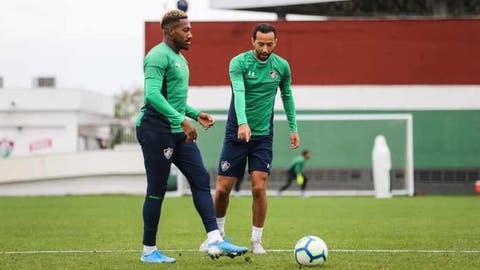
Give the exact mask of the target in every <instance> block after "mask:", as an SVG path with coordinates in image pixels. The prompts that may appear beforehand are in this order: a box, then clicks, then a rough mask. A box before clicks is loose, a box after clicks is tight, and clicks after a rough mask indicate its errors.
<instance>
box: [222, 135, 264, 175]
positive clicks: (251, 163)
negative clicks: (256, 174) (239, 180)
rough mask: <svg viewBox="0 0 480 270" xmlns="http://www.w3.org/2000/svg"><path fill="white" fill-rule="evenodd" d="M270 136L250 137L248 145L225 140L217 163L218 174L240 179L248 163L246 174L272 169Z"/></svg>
mask: <svg viewBox="0 0 480 270" xmlns="http://www.w3.org/2000/svg"><path fill="white" fill-rule="evenodd" d="M272 144H273V142H272V136H270V135H265V136H252V137H251V139H250V141H249V142H248V143H246V142H243V141H238V140H232V139H228V138H226V139H225V141H224V143H223V148H222V154H221V155H220V161H219V162H218V170H217V171H218V174H219V175H223V176H231V177H242V176H243V175H244V173H245V166H246V164H247V161H248V173H251V172H252V171H261V172H267V173H268V174H270V168H271V167H272Z"/></svg>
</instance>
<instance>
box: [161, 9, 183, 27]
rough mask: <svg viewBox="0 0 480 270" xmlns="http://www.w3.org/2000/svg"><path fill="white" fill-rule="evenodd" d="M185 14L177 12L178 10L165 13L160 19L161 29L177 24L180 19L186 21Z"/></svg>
mask: <svg viewBox="0 0 480 270" xmlns="http://www.w3.org/2000/svg"><path fill="white" fill-rule="evenodd" d="M187 18H188V16H187V13H185V12H183V11H181V10H179V9H172V10H169V11H167V12H166V13H165V14H164V15H163V17H162V29H166V28H167V27H168V26H170V25H171V24H173V23H177V22H179V21H180V20H181V19H187Z"/></svg>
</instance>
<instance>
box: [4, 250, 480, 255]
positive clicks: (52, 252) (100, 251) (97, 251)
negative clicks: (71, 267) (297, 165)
mask: <svg viewBox="0 0 480 270" xmlns="http://www.w3.org/2000/svg"><path fill="white" fill-rule="evenodd" d="M162 251H165V252H198V250H196V249H162ZM135 252H138V253H140V252H141V250H140V249H138V250H126V249H125V250H122V249H117V250H114V249H112V250H25V251H0V255H6V254H60V253H135ZM267 252H293V250H292V249H269V250H267ZM329 252H339V253H342V252H343V253H433V254H435V253H440V254H442V253H480V250H453V249H439V250H431V249H332V250H329Z"/></svg>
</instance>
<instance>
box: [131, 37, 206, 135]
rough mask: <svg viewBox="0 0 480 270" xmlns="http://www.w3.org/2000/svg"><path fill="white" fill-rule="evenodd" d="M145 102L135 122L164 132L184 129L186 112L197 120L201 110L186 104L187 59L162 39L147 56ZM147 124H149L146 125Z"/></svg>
mask: <svg viewBox="0 0 480 270" xmlns="http://www.w3.org/2000/svg"><path fill="white" fill-rule="evenodd" d="M143 67H144V74H145V93H144V105H143V106H142V108H141V110H140V114H139V115H138V118H137V121H136V125H137V126H140V125H141V124H142V123H143V122H145V123H148V127H149V128H152V129H156V130H159V131H164V132H172V133H178V132H182V131H183V130H182V128H181V124H182V122H183V120H185V115H186V116H188V117H191V118H193V119H196V118H197V116H198V114H199V111H197V110H196V109H194V108H192V107H190V106H188V105H187V91H188V80H189V76H190V73H189V70H188V62H187V60H186V59H185V57H183V55H182V54H181V53H177V52H175V51H174V50H172V48H170V47H169V46H168V45H167V44H166V43H164V42H162V43H160V44H159V45H157V46H155V47H153V48H152V49H151V50H150V51H149V52H148V54H147V56H145V59H144V64H143ZM146 125H147V124H146Z"/></svg>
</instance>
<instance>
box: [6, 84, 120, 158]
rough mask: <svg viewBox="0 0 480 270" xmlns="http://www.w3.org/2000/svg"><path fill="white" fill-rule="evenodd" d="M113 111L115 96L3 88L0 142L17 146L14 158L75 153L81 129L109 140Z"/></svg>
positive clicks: (81, 92)
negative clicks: (7, 141) (8, 142)
mask: <svg viewBox="0 0 480 270" xmlns="http://www.w3.org/2000/svg"><path fill="white" fill-rule="evenodd" d="M113 109H114V100H113V97H110V96H105V95H101V94H97V93H92V92H88V91H83V90H75V89H74V90H71V89H2V90H0V140H1V139H7V140H10V141H13V142H14V143H15V145H14V148H13V152H12V154H11V156H12V157H15V156H27V155H38V154H51V153H68V152H75V151H77V148H78V135H79V128H82V127H83V130H88V131H89V132H88V134H87V135H89V136H90V137H92V138H95V137H106V136H105V134H108V130H107V131H105V127H107V128H108V127H109V124H111V123H112V121H113ZM107 136H108V135H107ZM42 142H43V144H44V145H43V146H42V145H41V144H42ZM45 142H48V144H46V143H45ZM32 145H37V147H36V148H32V147H31V146H32Z"/></svg>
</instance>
